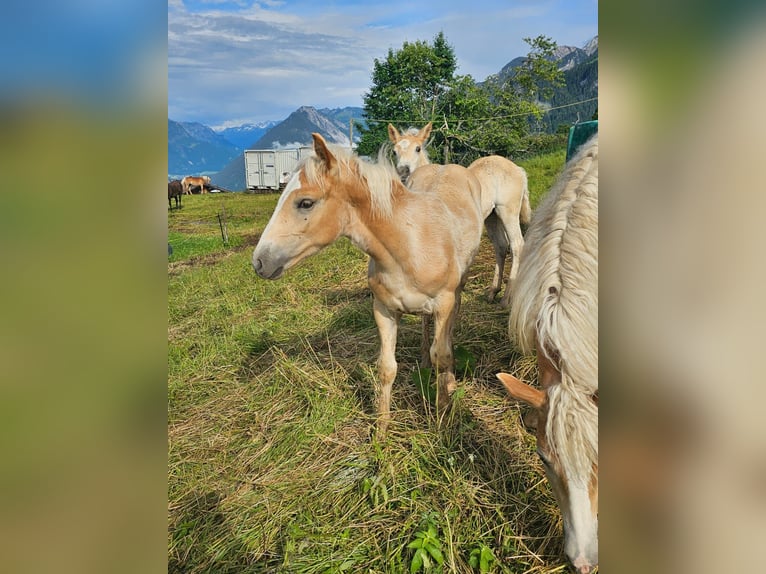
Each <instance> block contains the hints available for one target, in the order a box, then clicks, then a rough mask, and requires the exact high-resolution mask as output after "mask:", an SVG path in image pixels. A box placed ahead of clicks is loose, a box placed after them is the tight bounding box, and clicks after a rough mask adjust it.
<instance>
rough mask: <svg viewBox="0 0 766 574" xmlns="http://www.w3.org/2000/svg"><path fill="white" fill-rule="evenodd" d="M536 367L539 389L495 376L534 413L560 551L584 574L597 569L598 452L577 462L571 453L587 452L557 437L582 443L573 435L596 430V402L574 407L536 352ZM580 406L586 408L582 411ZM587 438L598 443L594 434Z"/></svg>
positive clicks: (557, 374)
mask: <svg viewBox="0 0 766 574" xmlns="http://www.w3.org/2000/svg"><path fill="white" fill-rule="evenodd" d="M538 366H539V370H540V383H541V386H542V389H538V388H536V387H532V386H530V385H527V384H526V383H523V382H522V381H520V380H519V379H517V378H516V377H514V376H512V375H508V374H506V373H499V374H498V375H497V377H498V378H499V379H500V381H501V382H502V383H503V386H505V388H506V390H507V391H508V393H509V394H510V395H511V396H512V397H513V398H515V399H518V400H520V401H522V402H525V403H526V404H528V405H530V406H531V407H532V408H533V409H534V410H533V412H532V413H531V414H532V415H533V416H532V417H531V418H532V420H534V421H535V424H534V426H535V427H536V434H537V454H538V456H539V457H540V460H541V461H542V463H543V467H544V468H545V474H546V476H547V477H548V481H549V482H550V484H551V490H552V491H553V494H554V496H555V497H556V501H557V502H558V505H559V508H560V509H561V516H562V519H563V521H564V552H565V553H566V555H567V557H568V558H569V560H570V561H571V562H572V564H573V565H574V567H575V568H576V569H577V572H578V573H580V574H589V573H590V572H591V571H592V570H593V569H594V568H595V567H596V566H597V565H598V459H597V454H596V458H595V459H593V457H592V456H590V457H582V456H579V458H580V459H581V460H579V461H575V460H573V459H575V458H578V454H573V451H575V452H576V453H577V452H579V453H582V452H586V451H587V449H582V448H577V447H572V445H567V444H559V443H560V442H566V440H564V439H562V437H561V434H562V433H565V434H566V433H567V432H568V433H571V435H574V436H572V437H571V438H572V439H573V440H575V441H578V442H587V441H582V440H581V437H582V434H581V433H580V432H578V431H579V430H582V429H581V428H580V429H578V427H582V426H586V427H589V428H588V429H587V431H588V432H590V433H591V434H594V433H596V432H597V424H598V423H597V422H596V421H594V418H593V408H594V407H595V408H597V406H596V405H597V400H598V399H597V397H589V396H588V397H585V396H584V397H582V398H581V400H582V402H581V403H580V404H579V405H573V404H571V399H570V397H564V396H562V393H563V392H564V391H562V385H561V373H560V372H559V371H558V369H556V367H554V366H553V364H552V363H551V361H550V360H549V359H548V358H547V357H546V356H545V354H544V353H542V352H540V350H539V349H538ZM567 403H568V404H567ZM583 405H584V406H585V409H582V408H581V407H582V406H583ZM596 412H597V411H596ZM596 416H597V415H596ZM555 417H558V420H554V418H555ZM526 420H527V419H526V418H525V421H526ZM557 427H558V428H557ZM565 427H566V428H565ZM572 427H574V428H572ZM557 431H558V432H557ZM586 434H587V433H586ZM556 435H558V436H556ZM590 438H591V439H595V440H597V435H596V436H595V437H593V436H591V437H590ZM557 439H558V440H557ZM583 458H584V460H583Z"/></svg>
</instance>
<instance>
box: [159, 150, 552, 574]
mask: <svg viewBox="0 0 766 574" xmlns="http://www.w3.org/2000/svg"><path fill="white" fill-rule="evenodd" d="M554 156H555V157H554ZM563 157H564V155H563V152H562V153H560V154H554V155H553V156H551V157H544V158H535V159H532V160H529V161H526V162H519V163H520V164H522V165H523V166H524V167H525V168H526V169H527V171H528V174H529V181H530V188H531V195H532V204H533V206H534V205H536V204H537V202H538V201H539V198H540V196H541V195H542V193H543V192H544V190H545V189H547V188H548V187H549V186H550V184H551V183H552V181H553V178H554V177H555V175H556V173H557V171H558V170H559V169H560V168H561V166H562V164H563ZM557 162H558V167H556V165H557ZM276 201H277V196H276V195H245V194H225V195H224V194H221V195H218V196H216V195H205V196H191V197H186V198H184V207H183V208H182V209H180V210H175V209H174V210H172V211H169V215H168V228H169V241H170V243H171V244H172V245H173V247H174V254H173V258H172V259H171V260H170V262H169V265H168V277H169V284H168V308H169V309H168V311H169V325H168V371H169V375H168V420H169V422H168V444H169V447H168V448H169V466H168V497H169V500H168V560H169V563H168V564H169V567H168V570H169V572H185V573H192V572H232V573H234V572H238V573H239V572H291V573H292V572H296V573H325V572H327V573H329V572H380V573H382V572H392V573H393V572H409V571H410V569H411V568H414V567H416V566H417V567H419V571H421V572H452V571H454V572H466V573H467V572H479V571H482V572H513V573H515V572H539V573H545V574H550V573H553V572H564V571H566V563H565V558H564V556H563V554H562V548H561V546H562V541H561V534H562V526H561V520H560V516H559V512H558V510H557V508H556V505H555V501H554V499H553V497H552V495H551V493H550V489H549V487H548V484H547V482H546V480H545V477H544V472H543V469H542V468H541V465H540V463H539V462H538V460H537V457H536V456H535V454H534V450H535V448H534V438H533V437H532V435H530V434H529V433H528V432H527V431H525V430H524V429H523V428H522V426H521V424H520V414H521V411H522V409H523V407H520V406H519V405H518V404H515V403H513V402H511V401H510V400H508V399H507V398H506V396H505V395H504V392H503V391H502V389H501V388H500V385H499V383H498V382H497V381H496V379H495V376H494V375H495V373H496V372H498V371H500V370H506V371H510V372H514V373H516V374H517V375H518V376H522V378H524V379H525V380H533V379H534V377H535V370H534V361H533V360H531V359H530V358H529V357H525V358H522V357H521V356H520V355H519V354H518V353H517V352H516V351H515V350H514V349H513V348H512V347H511V345H510V343H509V341H508V336H507V332H506V330H507V325H506V323H507V313H505V312H503V311H501V310H500V309H499V307H498V306H497V305H493V304H488V303H487V302H486V301H485V299H484V290H485V288H486V287H487V285H488V284H489V281H490V279H491V277H492V261H493V255H492V249H491V246H490V245H489V243H488V241H487V240H486V238H485V239H484V240H483V244H482V248H481V250H480V253H479V256H478V258H477V260H476V262H475V264H474V267H473V268H472V272H471V275H470V278H469V280H468V283H467V285H466V288H465V291H464V295H463V305H462V308H461V316H460V318H459V321H458V326H457V328H456V332H455V344H456V345H460V346H462V347H463V348H465V349H466V350H467V352H468V353H470V355H471V356H472V357H474V358H475V365H473V369H472V374H470V375H468V376H467V377H465V378H463V379H461V380H459V387H460V388H459V390H458V393H456V394H457V397H456V398H455V399H454V401H453V408H452V409H451V411H450V414H449V419H448V420H447V421H446V422H445V424H444V425H443V426H442V427H441V428H439V427H438V426H437V423H436V419H435V416H434V413H433V412H432V411H431V409H432V407H431V405H430V403H429V402H428V401H427V400H424V398H423V396H422V394H421V393H420V391H419V390H418V388H417V387H416V385H415V384H414V383H413V381H412V375H413V373H414V372H415V370H416V368H417V366H418V365H417V361H418V357H419V348H420V322H419V319H418V318H416V317H405V318H404V319H403V321H402V326H401V328H400V332H399V342H398V347H397V360H398V361H399V374H398V376H397V380H396V383H395V384H394V392H393V404H392V407H393V411H394V412H393V417H394V420H393V422H392V424H391V427H390V430H389V434H388V437H387V439H386V440H385V441H384V442H378V441H376V440H374V439H373V438H372V437H373V433H372V431H373V428H374V411H375V408H374V397H375V381H376V377H375V361H376V358H377V353H378V337H377V330H376V328H375V323H374V321H373V318H372V304H371V296H370V293H369V289H368V287H367V282H366V267H367V257H366V255H364V254H363V253H361V252H359V251H358V250H356V249H355V248H354V247H353V246H352V245H351V244H350V242H349V241H347V240H340V241H338V242H336V243H335V244H334V245H332V246H331V247H329V248H327V249H325V250H324V251H322V252H320V253H319V254H317V255H315V256H314V257H312V258H309V259H308V260H306V261H304V262H303V263H301V264H300V265H299V266H298V267H297V268H295V269H293V270H291V271H289V272H288V273H287V274H286V276H285V277H283V278H282V279H280V280H279V281H275V282H271V281H265V280H262V279H260V278H258V277H257V276H256V275H255V273H254V272H253V270H252V267H251V264H250V256H251V254H252V248H253V246H254V245H255V243H256V242H257V239H258V236H259V234H260V232H261V230H262V229H263V228H264V226H265V224H266V222H267V221H268V218H269V217H270V215H271V212H272V210H273V208H274V206H275V204H276ZM224 205H225V207H226V211H227V215H228V217H229V235H230V238H231V242H230V245H229V246H228V247H227V246H224V245H223V244H222V242H221V241H220V230H218V222H217V219H216V214H217V213H218V211H220V210H221V209H222V206H224ZM216 237H217V240H218V242H217V243H216ZM419 533H420V534H419ZM434 548H436V549H437V550H435V551H434V550H433V549H434ZM421 550H422V551H421ZM424 555H425V558H424ZM434 556H442V557H443V560H442V563H441V564H439V562H438V561H437V560H436V559H435V558H434ZM482 556H483V557H484V558H483V559H481V560H480V558H481V557H482ZM426 561H428V563H427V564H426ZM477 564H478V566H476V565H477ZM472 565H473V566H472Z"/></svg>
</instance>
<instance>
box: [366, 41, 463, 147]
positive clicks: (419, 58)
mask: <svg viewBox="0 0 766 574" xmlns="http://www.w3.org/2000/svg"><path fill="white" fill-rule="evenodd" d="M456 68H457V60H456V58H455V51H454V50H453V49H452V46H450V45H449V44H448V43H447V40H446V39H445V37H444V33H442V32H439V34H437V35H436V37H435V38H434V41H433V44H429V43H428V42H423V41H420V40H418V41H416V42H405V43H404V44H403V45H402V48H401V50H393V49H389V50H388V55H387V56H386V58H385V59H383V60H378V59H377V58H376V59H375V62H374V64H373V69H372V87H371V88H370V91H369V92H368V93H366V94H365V95H364V117H365V119H366V120H367V126H368V127H367V128H366V129H365V128H364V127H363V126H361V125H360V124H357V127H358V128H359V131H360V132H361V134H362V137H361V141H360V142H359V148H358V151H359V153H360V154H362V155H374V154H376V153H377V151H378V149H379V148H380V146H381V144H383V143H384V142H385V141H387V140H388V135H387V131H386V126H387V124H388V123H389V122H393V123H395V124H404V123H406V124H408V125H422V124H425V123H428V122H429V121H431V119H432V118H433V117H434V114H435V113H436V110H437V109H438V108H439V106H438V100H439V98H440V97H441V96H442V95H443V94H444V92H445V91H446V89H447V86H448V85H449V83H450V82H451V81H452V79H453V75H454V73H455V69H456Z"/></svg>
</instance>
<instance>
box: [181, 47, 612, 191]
mask: <svg viewBox="0 0 766 574" xmlns="http://www.w3.org/2000/svg"><path fill="white" fill-rule="evenodd" d="M554 58H555V60H556V61H557V62H558V68H559V70H561V71H562V72H563V74H564V80H565V85H564V86H563V87H559V88H555V89H554V93H553V97H552V98H551V99H550V100H549V101H544V102H540V104H541V105H542V106H543V107H546V108H548V109H549V111H548V113H546V114H545V115H544V116H543V120H542V121H541V122H540V124H539V125H538V129H541V130H543V131H546V132H549V133H552V132H555V131H556V130H557V128H558V127H559V125H561V124H571V123H574V122H576V121H584V120H588V119H590V118H591V117H592V116H593V115H594V112H596V110H597V108H598V101H597V100H596V99H595V98H597V97H598V36H595V37H594V38H592V39H591V40H590V41H589V42H588V43H586V44H585V45H584V46H583V47H582V48H577V47H573V46H559V47H558V48H557V49H556V52H555V54H554ZM524 60H525V58H524V57H519V58H514V59H513V60H511V61H510V62H508V63H507V64H506V65H505V66H503V67H502V68H501V69H500V71H499V72H498V73H497V74H493V75H491V76H489V77H488V78H487V80H490V79H498V80H500V81H503V80H505V79H507V78H509V77H510V76H511V75H512V74H513V73H514V69H515V68H516V67H518V66H519V65H521V64H522V63H523V62H524ZM585 100H592V101H585ZM583 101H585V103H577V102H583ZM573 104H574V105H573ZM562 106H565V107H562ZM362 113H363V109H362V108H361V107H345V108H336V109H328V108H322V109H319V110H317V109H316V108H313V107H311V106H302V107H300V108H298V109H297V110H295V111H294V112H293V113H291V114H290V115H289V116H288V117H287V118H286V119H284V120H282V121H270V122H262V123H260V124H243V125H240V126H234V127H228V128H225V129H220V130H217V131H214V130H213V129H211V128H209V127H207V126H205V125H203V124H198V123H185V122H174V121H173V120H170V119H168V175H169V177H170V178H173V177H178V178H180V177H183V176H184V175H189V174H201V175H210V176H211V178H212V179H213V182H214V183H216V184H218V185H220V186H222V187H224V188H227V189H233V190H238V189H244V188H245V159H244V154H243V153H242V152H243V151H244V150H245V149H279V148H280V147H298V146H300V145H309V144H310V142H311V133H312V132H319V133H321V134H322V135H323V136H324V137H325V138H326V139H327V140H328V141H330V142H333V143H337V144H340V145H344V146H348V145H349V121H350V120H351V119H354V120H357V121H363V117H362ZM354 140H355V141H357V140H358V134H354Z"/></svg>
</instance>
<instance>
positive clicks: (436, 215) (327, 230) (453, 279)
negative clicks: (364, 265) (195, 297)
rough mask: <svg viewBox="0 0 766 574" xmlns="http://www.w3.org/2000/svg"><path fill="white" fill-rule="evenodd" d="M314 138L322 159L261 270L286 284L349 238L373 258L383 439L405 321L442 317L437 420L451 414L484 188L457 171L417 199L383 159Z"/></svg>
mask: <svg viewBox="0 0 766 574" xmlns="http://www.w3.org/2000/svg"><path fill="white" fill-rule="evenodd" d="M312 137H313V138H314V154H313V155H310V156H308V157H307V158H305V159H304V160H302V162H301V163H300V164H299V165H298V167H297V168H296V170H295V172H294V174H293V176H292V177H291V178H290V181H289V182H288V184H287V187H285V190H284V191H283V192H282V195H281V197H280V198H279V201H278V203H277V206H276V208H275V209H274V213H273V215H272V216H271V219H270V220H269V223H268V224H267V225H266V228H265V229H264V231H263V234H262V235H261V238H260V240H259V241H258V245H257V246H256V247H255V250H254V251H253V259H252V263H253V267H254V269H255V271H256V273H258V275H260V276H261V277H263V278H266V279H278V278H279V277H281V276H282V274H283V273H284V272H285V271H287V270H288V269H290V268H291V267H293V266H294V265H296V264H297V263H298V262H300V261H302V260H303V259H305V258H306V257H308V256H310V255H313V254H314V253H316V252H318V251H319V250H321V249H322V248H324V247H326V246H328V245H330V244H331V243H333V242H334V241H335V240H336V239H338V238H339V237H341V236H343V237H348V238H350V239H351V242H352V243H353V244H354V245H355V246H356V247H357V248H359V249H361V250H362V251H364V252H365V253H367V254H368V255H369V256H370V261H369V265H368V270H367V277H368V282H369V285H370V289H371V290H372V294H373V308H372V310H373V315H374V317H375V323H376V324H377V327H378V333H379V335H380V355H379V358H378V378H379V381H380V396H379V397H378V430H379V432H380V433H381V435H383V434H385V432H386V429H387V427H388V424H389V421H390V419H391V410H390V405H391V386H392V384H393V382H394V379H395V378H396V371H397V363H396V357H395V351H396V335H397V330H398V326H399V320H400V318H401V316H402V314H403V313H413V314H423V315H424V317H425V316H427V315H433V318H434V338H433V343H432V344H431V346H430V349H429V356H430V360H431V363H432V364H433V365H434V366H435V367H436V372H437V413H443V412H444V410H445V408H446V407H447V406H448V405H449V393H450V392H451V391H452V390H454V388H455V375H454V367H453V355H452V331H453V327H454V323H455V317H456V315H457V312H458V309H459V306H460V295H461V293H462V290H463V285H464V284H465V281H466V278H467V273H468V268H469V266H470V265H471V263H472V262H473V258H474V256H475V255H476V251H477V250H478V248H479V243H480V241H481V223H482V219H481V211H480V205H479V184H478V182H477V181H476V178H474V177H473V176H472V175H471V174H470V173H469V172H468V170H466V169H465V168H463V167H460V166H456V165H450V166H439V174H438V175H437V176H435V177H434V178H431V179H430V180H429V182H428V185H427V186H426V185H425V184H424V185H423V186H422V187H417V188H415V189H409V190H408V189H407V188H406V187H405V186H404V185H403V184H402V182H401V180H400V179H399V177H398V175H397V172H396V169H395V167H394V166H393V165H392V164H391V163H390V162H389V161H388V160H387V159H385V158H384V157H383V156H381V157H380V158H379V159H378V162H377V163H371V162H366V161H362V160H360V159H359V157H357V156H355V155H353V154H351V153H350V152H349V151H347V150H345V149H342V148H339V147H335V146H329V145H328V144H327V143H326V142H325V140H324V139H323V138H322V136H320V135H319V134H312ZM424 322H425V320H424Z"/></svg>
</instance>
